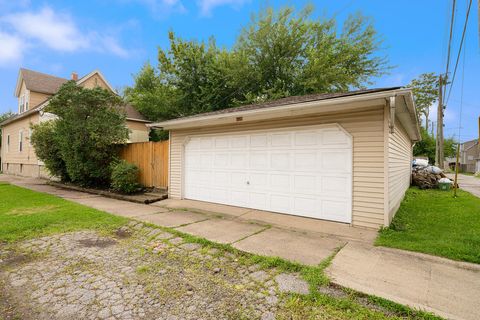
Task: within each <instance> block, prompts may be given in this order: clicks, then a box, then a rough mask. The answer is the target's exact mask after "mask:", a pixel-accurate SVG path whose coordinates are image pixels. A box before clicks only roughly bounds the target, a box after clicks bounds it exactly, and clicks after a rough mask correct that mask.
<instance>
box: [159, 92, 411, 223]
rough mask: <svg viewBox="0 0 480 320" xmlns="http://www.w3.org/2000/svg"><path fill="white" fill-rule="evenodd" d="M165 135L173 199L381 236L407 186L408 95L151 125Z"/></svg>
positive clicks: (311, 99)
mask: <svg viewBox="0 0 480 320" xmlns="http://www.w3.org/2000/svg"><path fill="white" fill-rule="evenodd" d="M152 126H154V127H159V128H163V129H165V130H169V131H170V170H169V172H170V176H169V181H170V183H169V197H170V198H176V199H192V200H200V201H208V202H214V203H221V204H227V205H233V206H241V207H247V208H252V209H259V210H266V211H272V212H278V213H283V214H291V215H298V216H304V217H310V218H316V219H325V220H331V221H336V222H342V223H349V224H352V225H354V226H363V227H370V228H378V227H380V226H384V225H388V224H389V223H390V221H391V219H392V218H393V216H394V214H395V212H396V210H397V209H398V206H399V205H400V202H401V200H402V198H403V195H404V193H405V190H406V189H407V188H408V186H409V184H410V168H411V164H410V163H411V160H412V147H413V144H414V142H415V141H418V140H419V139H420V132H419V128H418V121H417V118H416V113H415V105H414V101H413V97H412V92H411V90H409V89H402V88H386V89H371V90H360V91H352V92H348V93H334V94H317V95H307V96H299V97H289V98H284V99H280V100H275V101H269V102H267V103H261V104H254V105H247V106H241V107H236V108H230V109H224V110H220V111H215V112H210V113H204V114H199V115H195V116H191V117H185V118H179V119H175V120H170V121H165V122H161V123H155V124H153V125H152Z"/></svg>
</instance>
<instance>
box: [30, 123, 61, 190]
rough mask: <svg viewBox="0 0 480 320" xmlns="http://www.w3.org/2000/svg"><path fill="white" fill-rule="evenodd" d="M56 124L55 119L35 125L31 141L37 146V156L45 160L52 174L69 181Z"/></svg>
mask: <svg viewBox="0 0 480 320" xmlns="http://www.w3.org/2000/svg"><path fill="white" fill-rule="evenodd" d="M55 126H56V121H55V120H51V121H46V122H41V123H39V124H36V125H33V126H32V130H33V131H32V136H31V137H30V143H31V144H32V146H33V147H34V148H35V153H36V155H37V157H38V158H39V159H40V160H42V161H43V163H44V164H45V167H46V168H47V170H48V171H49V172H50V174H51V175H53V176H56V177H58V178H60V179H61V180H62V181H69V180H70V179H69V177H68V173H67V167H66V164H65V161H63V158H62V154H61V152H60V149H59V145H58V142H57V139H56V134H55Z"/></svg>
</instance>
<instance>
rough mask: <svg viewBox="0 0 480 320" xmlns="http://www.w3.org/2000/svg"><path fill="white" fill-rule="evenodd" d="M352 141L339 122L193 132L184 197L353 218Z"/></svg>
mask: <svg viewBox="0 0 480 320" xmlns="http://www.w3.org/2000/svg"><path fill="white" fill-rule="evenodd" d="M351 146H352V141H351V138H350V136H348V134H346V133H345V132H344V131H343V130H341V129H339V128H337V127H335V126H327V127H325V126H318V127H308V128H304V129H298V128H293V129H284V130H273V131H264V132H251V133H249V132H242V133H240V134H231V135H228V134H223V135H216V136H214V135H212V136H194V137H191V139H190V140H189V141H188V142H187V144H186V146H185V178H184V179H185V190H184V197H185V198H189V199H196V200H204V201H212V202H217V203H223V204H229V205H235V206H243V207H249V208H254V209H261V210H269V211H274V212H280V213H288V214H295V215H301V216H306V217H313V218H321V219H329V220H334V221H341V222H351V216H352V209H351V207H352V147H351Z"/></svg>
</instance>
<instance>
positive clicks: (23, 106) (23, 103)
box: [18, 92, 29, 113]
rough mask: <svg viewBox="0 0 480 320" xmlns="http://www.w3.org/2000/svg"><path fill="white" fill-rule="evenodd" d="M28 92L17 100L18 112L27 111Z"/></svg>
mask: <svg viewBox="0 0 480 320" xmlns="http://www.w3.org/2000/svg"><path fill="white" fill-rule="evenodd" d="M28 96H29V94H28V92H26V93H24V94H23V95H22V96H21V97H20V98H19V100H18V112H19V113H22V112H25V111H27V110H28Z"/></svg>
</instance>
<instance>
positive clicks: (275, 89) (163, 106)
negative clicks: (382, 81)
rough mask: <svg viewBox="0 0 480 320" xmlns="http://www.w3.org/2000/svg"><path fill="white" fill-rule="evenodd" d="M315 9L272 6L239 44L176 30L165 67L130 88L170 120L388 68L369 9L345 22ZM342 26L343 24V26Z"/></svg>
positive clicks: (137, 101) (144, 105)
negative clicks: (219, 42) (185, 35)
mask: <svg viewBox="0 0 480 320" xmlns="http://www.w3.org/2000/svg"><path fill="white" fill-rule="evenodd" d="M312 12H313V9H312V7H311V6H308V7H306V8H305V9H303V10H301V11H300V12H298V13H296V12H295V10H294V9H293V8H291V7H285V8H283V9H281V10H279V11H275V10H273V9H271V8H269V9H267V10H265V11H263V12H261V13H260V14H258V15H257V16H254V17H253V18H252V20H251V22H250V23H249V24H248V25H247V26H245V27H244V28H243V29H242V31H241V33H240V35H239V37H238V38H237V40H236V43H235V44H234V45H233V46H232V48H231V49H228V50H227V49H225V48H219V47H218V46H217V45H216V43H215V39H214V38H213V37H212V38H211V39H210V40H209V41H208V42H206V43H205V42H198V41H195V40H190V41H187V40H184V39H181V38H179V37H177V36H175V34H174V33H173V32H170V33H169V40H170V47H169V48H168V49H159V52H158V62H159V64H158V70H155V69H154V68H153V67H151V66H150V65H146V66H145V67H144V68H143V69H142V70H141V71H140V73H139V74H137V75H136V77H135V84H134V86H133V87H132V88H128V89H127V90H126V97H127V99H128V100H129V101H130V102H131V103H132V104H133V105H134V106H135V107H137V108H138V110H139V111H140V112H142V113H143V114H144V115H146V116H147V117H148V118H149V119H150V120H158V119H169V118H174V117H178V116H186V115H190V114H196V113H201V112H206V111H212V110H218V109H223V108H227V107H231V106H235V105H240V104H246V103H252V102H261V101H266V100H271V99H276V98H281V97H285V96H290V95H302V94H308V93H326V92H335V91H347V90H349V89H351V88H362V87H364V86H366V85H368V84H370V83H371V79H372V78H373V77H376V76H379V75H381V74H383V73H385V72H386V71H387V70H388V66H387V63H386V58H385V57H383V56H381V55H380V54H379V49H380V45H381V39H380V38H379V37H378V35H377V33H376V31H375V29H374V27H373V25H372V23H371V22H370V21H369V20H368V19H367V18H365V17H363V16H362V15H361V14H355V15H351V16H350V17H349V18H348V19H347V20H346V21H345V22H344V23H343V25H342V26H338V24H337V22H336V21H335V19H333V18H332V19H324V18H319V19H316V18H315V19H314V18H312ZM339 29H340V31H339Z"/></svg>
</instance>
